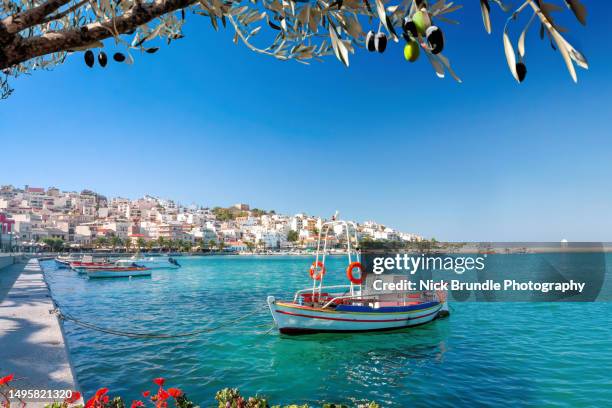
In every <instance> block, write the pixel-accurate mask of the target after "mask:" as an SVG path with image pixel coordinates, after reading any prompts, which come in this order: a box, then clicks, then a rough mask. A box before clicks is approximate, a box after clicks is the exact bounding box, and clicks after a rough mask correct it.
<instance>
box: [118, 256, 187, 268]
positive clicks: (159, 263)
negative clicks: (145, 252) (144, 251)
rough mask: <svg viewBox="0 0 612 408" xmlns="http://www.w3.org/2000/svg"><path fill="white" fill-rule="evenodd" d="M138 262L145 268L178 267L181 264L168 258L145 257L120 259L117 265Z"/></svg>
mask: <svg viewBox="0 0 612 408" xmlns="http://www.w3.org/2000/svg"><path fill="white" fill-rule="evenodd" d="M133 263H135V264H137V265H141V266H144V267H145V268H150V269H178V268H180V266H179V265H178V264H173V263H171V262H169V261H168V260H166V259H159V260H158V259H155V258H145V259H142V258H141V259H120V260H118V261H117V262H116V264H117V265H126V266H127V265H131V264H133Z"/></svg>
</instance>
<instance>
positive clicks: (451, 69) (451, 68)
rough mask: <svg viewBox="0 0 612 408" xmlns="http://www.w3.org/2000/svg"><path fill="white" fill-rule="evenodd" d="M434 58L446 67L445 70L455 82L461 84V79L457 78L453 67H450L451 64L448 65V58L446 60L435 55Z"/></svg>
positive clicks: (439, 55) (440, 55) (441, 56)
mask: <svg viewBox="0 0 612 408" xmlns="http://www.w3.org/2000/svg"><path fill="white" fill-rule="evenodd" d="M434 58H437V59H439V60H440V62H442V64H443V65H444V66H445V67H446V69H447V70H448V72H449V73H450V74H451V76H452V77H453V78H454V79H455V81H457V82H459V83H460V84H461V83H463V81H462V80H461V78H459V76H458V75H457V74H456V73H455V71H454V70H453V67H451V64H450V61H449V60H448V58H446V57H445V56H444V55H442V54H437V55H435V56H434Z"/></svg>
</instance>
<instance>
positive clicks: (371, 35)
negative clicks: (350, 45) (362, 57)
mask: <svg viewBox="0 0 612 408" xmlns="http://www.w3.org/2000/svg"><path fill="white" fill-rule="evenodd" d="M366 46H367V47H368V51H370V52H372V51H376V45H375V44H374V31H372V30H370V31H368V35H367V36H366Z"/></svg>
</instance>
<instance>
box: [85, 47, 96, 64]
mask: <svg viewBox="0 0 612 408" xmlns="http://www.w3.org/2000/svg"><path fill="white" fill-rule="evenodd" d="M94 61H95V59H94V53H93V51H92V50H87V51H85V64H87V66H88V67H89V68H92V67H93V66H94Z"/></svg>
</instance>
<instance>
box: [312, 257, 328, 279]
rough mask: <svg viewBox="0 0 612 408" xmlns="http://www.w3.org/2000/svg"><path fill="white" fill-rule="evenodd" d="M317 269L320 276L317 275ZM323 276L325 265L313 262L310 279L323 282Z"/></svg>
mask: <svg viewBox="0 0 612 408" xmlns="http://www.w3.org/2000/svg"><path fill="white" fill-rule="evenodd" d="M317 269H318V270H319V273H318V274H317V273H316V271H317ZM323 275H325V265H323V262H321V261H318V262H313V263H312V265H311V266H310V277H311V278H312V279H314V280H321V278H322V277H323Z"/></svg>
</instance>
